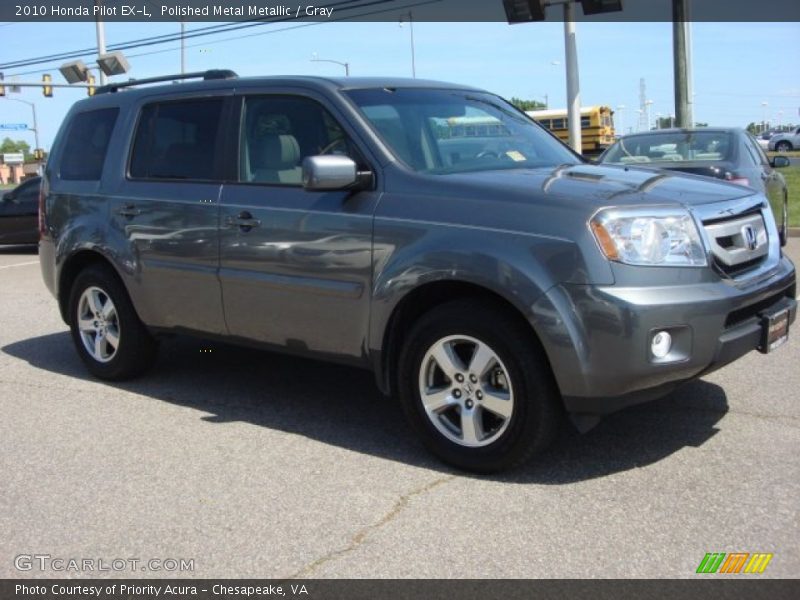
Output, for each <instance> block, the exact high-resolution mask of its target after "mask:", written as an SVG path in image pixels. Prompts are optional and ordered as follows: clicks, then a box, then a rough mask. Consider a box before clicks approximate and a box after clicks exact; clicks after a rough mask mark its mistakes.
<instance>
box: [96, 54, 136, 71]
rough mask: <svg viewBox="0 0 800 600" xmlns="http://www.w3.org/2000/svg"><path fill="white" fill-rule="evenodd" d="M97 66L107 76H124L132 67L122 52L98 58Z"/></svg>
mask: <svg viewBox="0 0 800 600" xmlns="http://www.w3.org/2000/svg"><path fill="white" fill-rule="evenodd" d="M97 65H98V66H99V67H100V70H101V71H102V72H103V73H104V74H106V75H109V76H111V75H122V74H123V73H127V72H128V71H129V70H130V68H131V66H130V65H129V64H128V60H127V59H126V58H125V56H124V55H123V54H122V52H107V53H106V54H101V55H100V56H98V57H97Z"/></svg>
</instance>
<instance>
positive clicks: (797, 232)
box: [789, 227, 800, 238]
mask: <svg viewBox="0 0 800 600" xmlns="http://www.w3.org/2000/svg"><path fill="white" fill-rule="evenodd" d="M789 237H795V238H800V227H789Z"/></svg>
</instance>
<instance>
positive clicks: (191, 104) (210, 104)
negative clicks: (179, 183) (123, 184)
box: [129, 98, 223, 181]
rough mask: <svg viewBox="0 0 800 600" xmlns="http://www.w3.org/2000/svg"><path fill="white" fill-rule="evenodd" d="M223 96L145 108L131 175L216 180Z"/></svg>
mask: <svg viewBox="0 0 800 600" xmlns="http://www.w3.org/2000/svg"><path fill="white" fill-rule="evenodd" d="M222 103H223V99H222V98H211V99H203V100H187V101H180V102H162V103H157V104H149V105H147V106H145V107H144V108H143V109H142V112H141V114H140V117H139V124H138V126H137V129H136V137H135V138H134V142H133V152H132V153H131V160H130V166H129V174H130V176H131V177H132V178H134V179H180V180H205V181H207V180H214V179H218V177H217V176H216V174H215V157H216V151H217V148H218V137H219V124H220V119H221V117H222Z"/></svg>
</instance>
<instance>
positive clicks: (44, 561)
mask: <svg viewBox="0 0 800 600" xmlns="http://www.w3.org/2000/svg"><path fill="white" fill-rule="evenodd" d="M14 566H15V567H16V568H17V570H18V571H55V572H67V573H93V572H100V573H103V572H109V571H116V572H119V571H140V572H141V571H169V572H190V571H194V559H193V558H148V559H141V558H112V559H108V558H62V557H57V556H56V557H54V556H52V555H50V554H19V555H17V556H16V557H14Z"/></svg>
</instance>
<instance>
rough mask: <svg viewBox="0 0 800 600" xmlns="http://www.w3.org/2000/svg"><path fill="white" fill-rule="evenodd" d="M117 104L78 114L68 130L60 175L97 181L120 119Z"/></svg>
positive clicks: (68, 178)
mask: <svg viewBox="0 0 800 600" xmlns="http://www.w3.org/2000/svg"><path fill="white" fill-rule="evenodd" d="M118 114H119V109H118V108H103V109H101V110H90V111H87V112H82V113H79V114H77V115H75V118H74V119H73V120H72V123H71V124H70V126H69V130H68V132H67V143H66V145H65V146H64V152H63V153H62V156H63V158H62V159H61V168H60V169H59V175H60V177H61V179H67V180H76V181H97V180H99V179H100V176H101V175H102V173H103V164H104V163H105V160H106V150H108V142H109V140H110V139H111V132H112V131H113V130H114V124H115V123H116V122H117V115H118Z"/></svg>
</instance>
